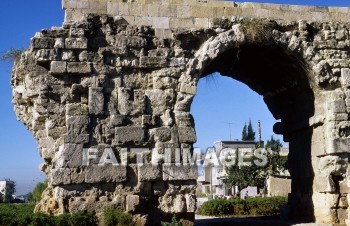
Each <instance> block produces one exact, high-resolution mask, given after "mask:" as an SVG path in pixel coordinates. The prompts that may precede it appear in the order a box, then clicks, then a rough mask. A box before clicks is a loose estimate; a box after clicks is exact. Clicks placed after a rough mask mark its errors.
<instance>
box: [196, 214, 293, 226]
mask: <svg viewBox="0 0 350 226" xmlns="http://www.w3.org/2000/svg"><path fill="white" fill-rule="evenodd" d="M195 225H196V226H216V225H217V226H291V225H293V224H292V223H290V222H285V221H282V220H280V219H278V218H276V217H275V218H273V217H244V218H229V217H227V218H219V217H208V216H200V215H196V221H195Z"/></svg>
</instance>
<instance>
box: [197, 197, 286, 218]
mask: <svg viewBox="0 0 350 226" xmlns="http://www.w3.org/2000/svg"><path fill="white" fill-rule="evenodd" d="M284 204H287V197H265V198H262V197H258V198H247V199H233V200H226V199H214V200H210V201H207V202H205V203H203V205H202V206H201V207H200V209H199V214H202V215H209V216H222V215H249V216H275V215H279V213H280V206H281V205H284Z"/></svg>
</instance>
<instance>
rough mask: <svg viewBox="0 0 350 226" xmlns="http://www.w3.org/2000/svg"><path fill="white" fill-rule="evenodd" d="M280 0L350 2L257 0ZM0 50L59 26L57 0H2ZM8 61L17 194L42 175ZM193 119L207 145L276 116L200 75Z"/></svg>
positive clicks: (7, 156) (7, 127)
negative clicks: (17, 110)
mask: <svg viewBox="0 0 350 226" xmlns="http://www.w3.org/2000/svg"><path fill="white" fill-rule="evenodd" d="M257 2H270V3H283V4H303V5H320V6H325V5H332V6H350V0H347V1H345V0H332V1H322V0H317V1H316V0H315V1H301V0H289V1H286V0H285V1H282V0H280V1H278V0H270V1H257ZM0 4H1V7H0V28H1V41H0V52H3V51H6V50H8V49H10V48H12V47H16V48H26V47H28V44H29V42H30V38H31V37H33V36H34V34H35V32H37V31H40V30H41V29H44V28H50V27H51V26H60V25H61V24H62V22H63V17H64V14H63V11H62V9H61V1H60V0H53V1H52V0H50V1H49V0H1V3H0ZM11 68H12V64H11V63H7V62H0V90H1V95H0V116H1V117H0V125H1V127H0V143H1V144H2V146H1V148H0V179H2V178H11V179H13V180H15V181H16V183H17V194H24V193H27V192H29V191H31V190H32V189H33V187H34V186H35V184H36V183H37V182H39V181H42V180H44V178H45V176H44V174H43V173H41V172H40V171H39V169H38V165H39V164H40V163H41V162H42V160H41V159H40V157H39V154H38V151H37V144H36V142H35V140H34V138H33V137H32V135H31V134H30V132H28V131H27V130H26V128H25V127H24V126H23V125H22V123H20V122H18V121H17V119H16V116H15V114H14V112H13V105H12V103H11V87H10V74H11ZM191 112H192V114H193V115H194V117H195V120H196V130H197V135H198V142H197V143H196V145H195V146H197V147H201V148H206V147H209V146H212V145H213V142H214V141H217V140H223V139H229V137H230V135H229V134H230V132H229V126H228V124H227V122H231V123H233V124H232V125H231V133H232V135H231V136H232V139H239V138H240V136H241V135H240V134H241V130H242V126H243V125H244V122H248V120H249V118H250V119H251V120H252V123H253V126H254V129H255V130H256V125H257V120H261V123H262V128H263V139H265V140H266V139H267V138H269V137H270V136H271V135H272V134H273V133H272V126H273V124H274V123H275V120H274V119H273V118H272V116H271V114H270V112H269V111H268V110H267V107H266V105H265V104H264V102H263V99H262V97H261V96H259V95H258V94H256V93H254V92H253V91H251V90H250V89H249V88H248V87H246V86H245V85H244V84H241V83H239V82H237V81H235V80H233V79H229V78H226V77H223V76H220V75H215V76H212V77H208V78H204V79H201V80H200V82H199V86H198V94H197V96H196V97H195V100H194V103H193V105H192V109H191Z"/></svg>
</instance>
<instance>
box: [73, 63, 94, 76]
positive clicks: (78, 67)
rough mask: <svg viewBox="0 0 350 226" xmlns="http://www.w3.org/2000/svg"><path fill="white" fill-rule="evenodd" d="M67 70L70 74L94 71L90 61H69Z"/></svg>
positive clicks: (83, 73)
mask: <svg viewBox="0 0 350 226" xmlns="http://www.w3.org/2000/svg"><path fill="white" fill-rule="evenodd" d="M67 71H68V73H70V74H82V75H85V74H90V73H91V71H92V67H91V64H90V63H88V62H68V63H67Z"/></svg>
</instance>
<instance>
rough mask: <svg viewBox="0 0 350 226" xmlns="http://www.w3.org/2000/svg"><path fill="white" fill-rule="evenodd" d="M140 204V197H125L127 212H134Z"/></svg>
mask: <svg viewBox="0 0 350 226" xmlns="http://www.w3.org/2000/svg"><path fill="white" fill-rule="evenodd" d="M139 204H140V197H139V196H138V195H127V196H126V208H125V210H126V211H127V212H134V211H136V209H137V207H138V205H139Z"/></svg>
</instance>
